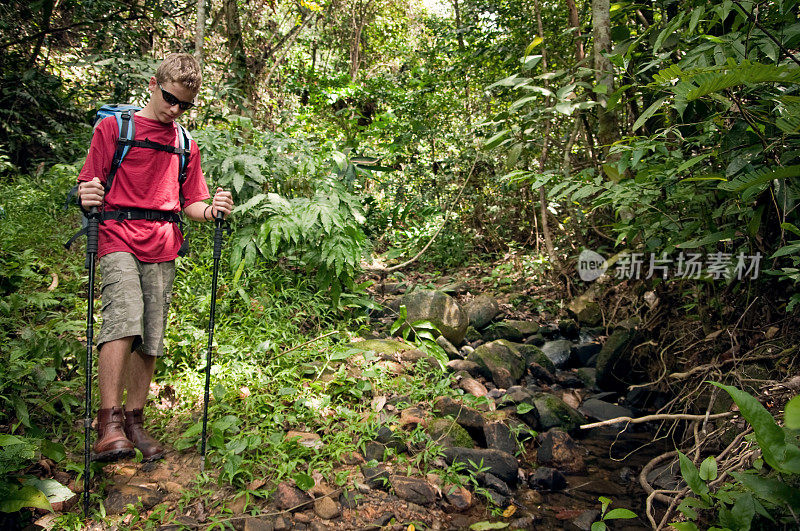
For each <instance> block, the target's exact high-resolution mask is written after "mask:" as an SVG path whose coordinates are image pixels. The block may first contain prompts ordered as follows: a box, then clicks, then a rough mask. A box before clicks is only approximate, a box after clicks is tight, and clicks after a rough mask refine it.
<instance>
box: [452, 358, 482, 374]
mask: <svg viewBox="0 0 800 531" xmlns="http://www.w3.org/2000/svg"><path fill="white" fill-rule="evenodd" d="M447 368H448V369H450V370H451V371H452V372H458V371H467V372H468V373H470V374H471V375H472V376H476V375H477V374H479V372H480V371H479V367H478V364H477V363H475V362H474V361H468V360H462V359H458V360H450V361H449V362H448V363H447Z"/></svg>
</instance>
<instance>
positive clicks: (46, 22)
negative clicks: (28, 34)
mask: <svg viewBox="0 0 800 531" xmlns="http://www.w3.org/2000/svg"><path fill="white" fill-rule="evenodd" d="M54 5H55V1H54V0H45V1H44V2H42V4H41V6H42V26H41V33H40V36H39V38H38V39H36V46H35V47H34V48H33V53H32V54H31V58H30V59H29V60H28V68H33V66H34V65H35V64H36V60H37V59H38V58H39V53H40V52H41V51H42V45H44V41H45V39H46V38H47V35H48V34H49V33H50V18H51V17H52V16H53V7H54Z"/></svg>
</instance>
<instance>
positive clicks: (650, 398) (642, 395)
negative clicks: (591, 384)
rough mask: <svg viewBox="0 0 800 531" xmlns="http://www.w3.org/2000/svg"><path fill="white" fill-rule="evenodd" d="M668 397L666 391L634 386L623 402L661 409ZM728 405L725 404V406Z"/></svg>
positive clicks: (645, 407) (639, 406)
mask: <svg viewBox="0 0 800 531" xmlns="http://www.w3.org/2000/svg"><path fill="white" fill-rule="evenodd" d="M720 396H722V395H720ZM669 399H670V395H669V394H668V393H665V392H663V391H655V390H653V389H648V388H646V387H635V388H633V389H631V390H630V391H629V392H628V394H627V395H625V403H626V404H628V405H629V406H631V407H632V408H635V409H661V408H662V407H664V406H665V405H666V404H667V402H669ZM729 405H730V404H726V407H727V406H729ZM725 411H727V409H725Z"/></svg>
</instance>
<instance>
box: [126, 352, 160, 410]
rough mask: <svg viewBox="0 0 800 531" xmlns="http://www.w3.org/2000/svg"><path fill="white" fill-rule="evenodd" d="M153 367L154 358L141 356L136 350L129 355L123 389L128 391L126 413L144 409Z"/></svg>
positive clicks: (154, 364)
mask: <svg viewBox="0 0 800 531" xmlns="http://www.w3.org/2000/svg"><path fill="white" fill-rule="evenodd" d="M155 367H156V357H155V356H148V355H147V354H142V353H141V352H139V351H138V350H137V351H135V352H132V353H131V357H130V359H129V360H128V366H127V370H126V371H125V389H127V390H128V397H127V398H126V400H125V410H126V411H132V410H134V409H143V408H144V403H145V402H146V401H147V394H148V392H149V391H150V381H151V380H152V379H153V370H154V369H155Z"/></svg>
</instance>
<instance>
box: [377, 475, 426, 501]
mask: <svg viewBox="0 0 800 531" xmlns="http://www.w3.org/2000/svg"><path fill="white" fill-rule="evenodd" d="M389 482H390V483H391V484H392V489H393V490H394V493H395V494H396V495H397V497H398V498H400V499H401V500H406V501H408V502H411V503H416V504H417V505H430V504H432V503H433V502H434V501H435V500H436V491H434V490H433V487H432V486H431V484H430V483H428V482H427V481H426V480H424V479H422V478H410V477H405V476H392V477H391V478H390V479H389Z"/></svg>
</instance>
